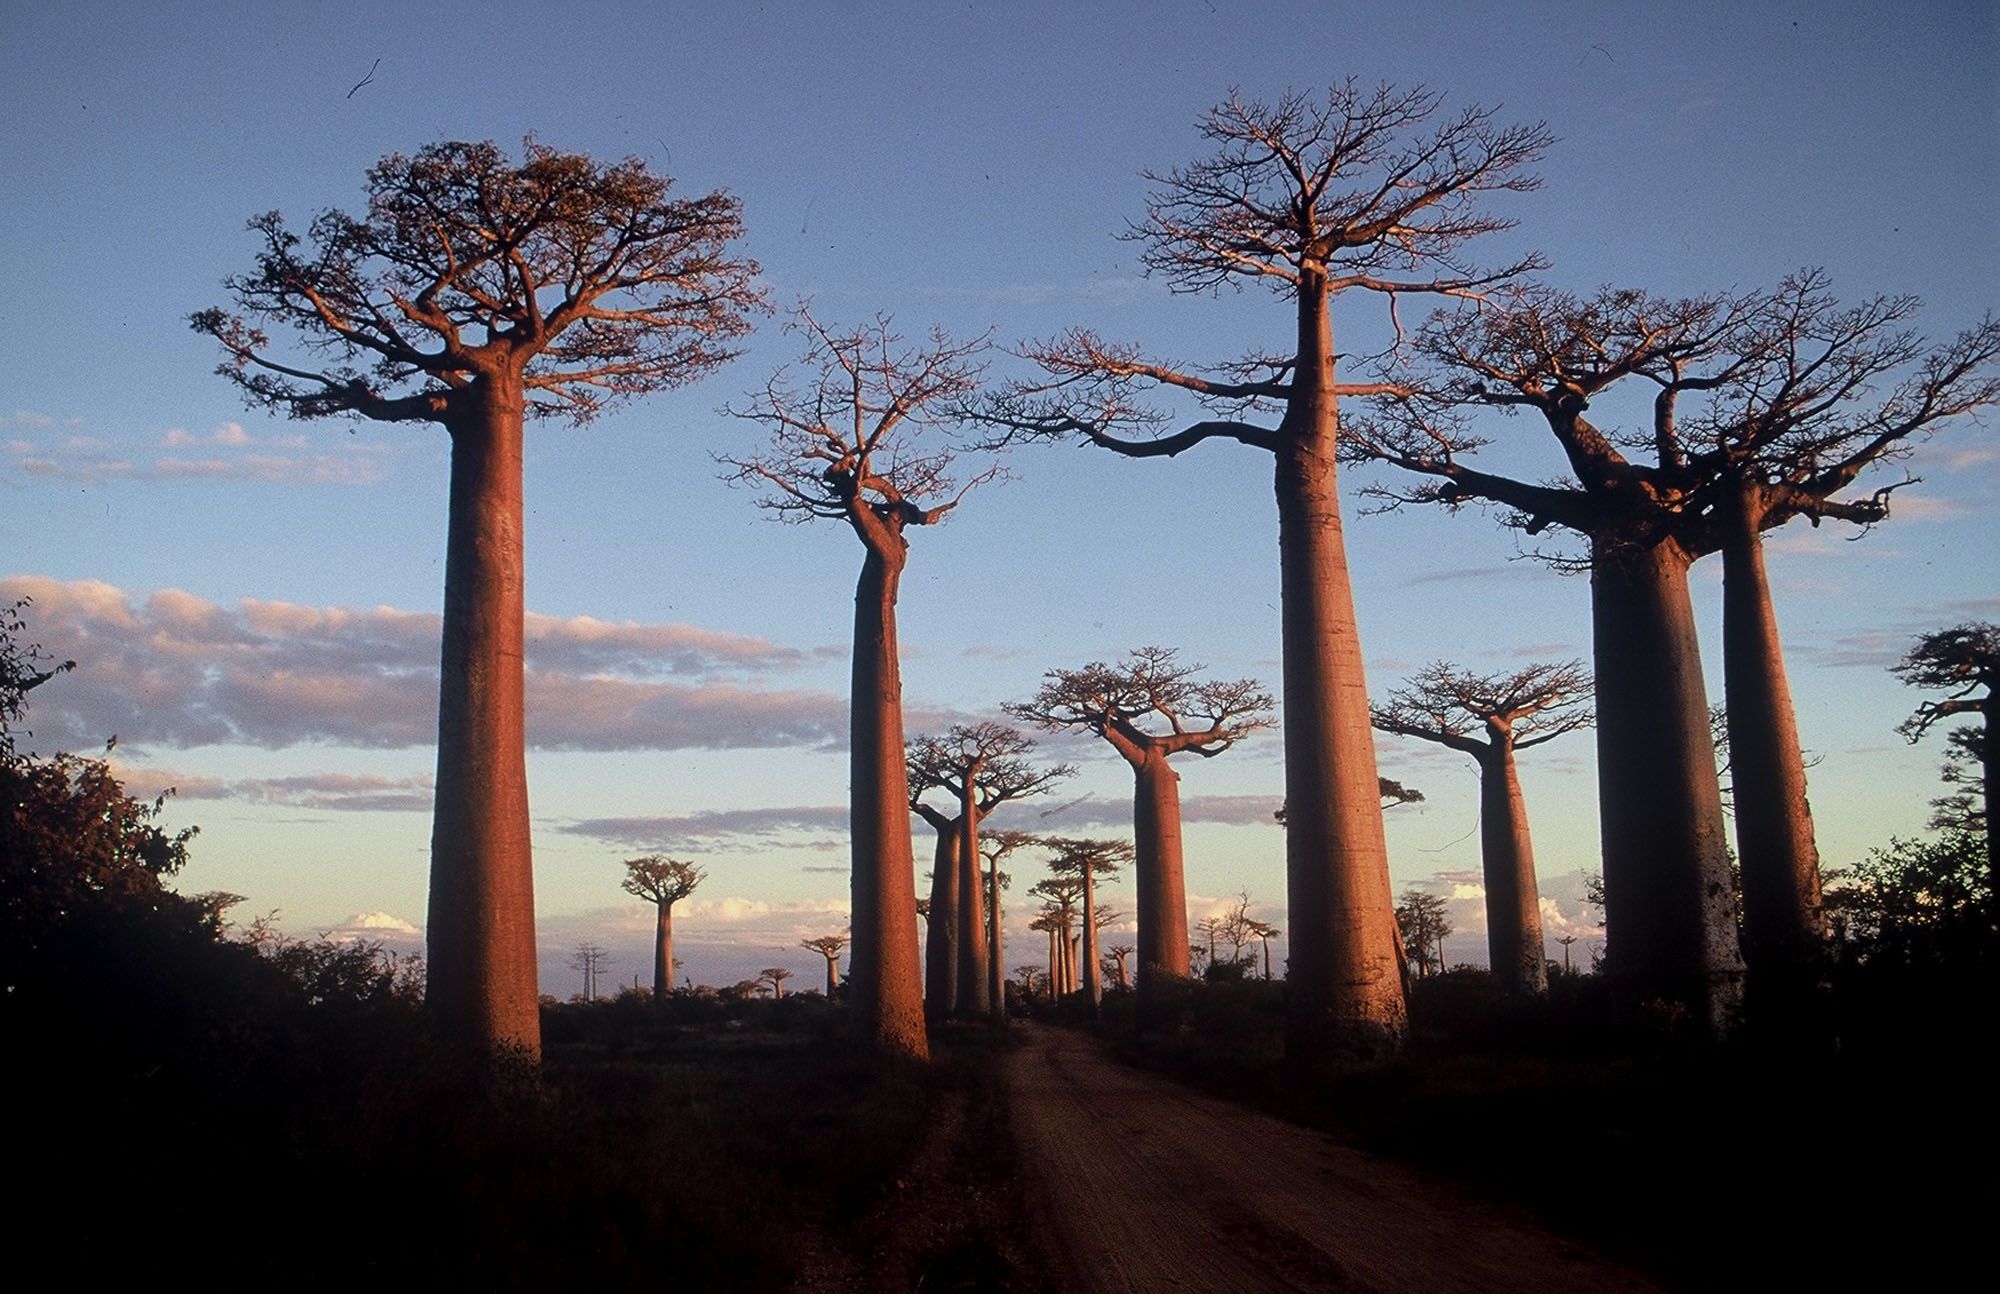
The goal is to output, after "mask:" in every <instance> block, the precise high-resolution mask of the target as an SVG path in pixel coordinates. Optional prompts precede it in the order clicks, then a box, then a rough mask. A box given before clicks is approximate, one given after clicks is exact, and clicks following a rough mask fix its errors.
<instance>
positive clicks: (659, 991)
mask: <svg viewBox="0 0 2000 1294" xmlns="http://www.w3.org/2000/svg"><path fill="white" fill-rule="evenodd" d="M673 988H674V907H673V904H671V903H657V904H655V905H654V916H653V1000H654V1001H655V1002H664V1001H666V999H667V994H669V993H671V992H673Z"/></svg>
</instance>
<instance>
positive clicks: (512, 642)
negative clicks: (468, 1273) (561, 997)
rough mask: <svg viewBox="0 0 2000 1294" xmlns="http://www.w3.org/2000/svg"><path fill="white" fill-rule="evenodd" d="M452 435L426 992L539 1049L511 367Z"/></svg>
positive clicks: (487, 385)
mask: <svg viewBox="0 0 2000 1294" xmlns="http://www.w3.org/2000/svg"><path fill="white" fill-rule="evenodd" d="M474 389H475V391H476V393H477V394H476V397H475V398H473V399H471V400H468V401H467V403H468V404H469V405H470V406H471V407H470V408H469V409H468V410H467V411H466V412H465V413H464V414H463V415H461V416H458V417H455V418H453V419H452V420H451V421H450V422H448V423H447V424H446V426H447V428H448V430H449V431H450V432H451V504H450V516H449V521H448V523H447V526H446V545H445V577H444V585H445V591H444V625H443V640H442V642H443V653H442V660H441V664H440V671H439V679H438V759H437V794H436V814H435V818H434V819H433V823H432V827H431V880H430V905H429V909H430V910H429V915H428V917H427V929H426V942H427V945H428V949H429V959H428V963H427V976H428V978H427V982H426V990H425V997H426V1001H427V1002H428V1003H429V1005H430V1007H431V1009H432V1011H433V1012H434V1014H435V1016H436V1018H437V1019H438V1021H439V1022H440V1024H441V1025H443V1026H444V1027H445V1028H446V1029H447V1030H449V1031H451V1032H454V1033H457V1034H460V1035H461V1036H465V1037H468V1038H470V1039H472V1040H474V1041H476V1042H478V1043H480V1044H482V1045H485V1046H489V1047H494V1048H500V1049H506V1050H513V1051H520V1052H525V1053H527V1054H529V1055H531V1056H533V1055H539V1053H540V1050H541V1020H540V1005H539V1003H540V994H539V991H538V988H537V979H536V968H535V877H534V863H533V858H532V855H531V853H530V849H529V837H528V768H527V755H526V747H525V742H524V719H523V702H522V695H523V678H522V672H521V660H522V652H523V636H524V633H523V617H524V614H525V610H526V607H525V603H524V600H523V592H522V574H523V559H522V551H523V550H522V508H521V449H522V423H523V419H524V413H525V402H524V397H523V392H522V389H521V386H520V376H519V374H518V372H507V371H503V372H497V373H494V374H492V375H490V376H488V377H487V378H485V380H483V381H481V382H480V383H478V385H477V386H476V387H475V388H474Z"/></svg>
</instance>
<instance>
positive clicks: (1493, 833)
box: [1479, 737, 1549, 993]
mask: <svg viewBox="0 0 2000 1294" xmlns="http://www.w3.org/2000/svg"><path fill="white" fill-rule="evenodd" d="M1479 817H1480V822H1479V862H1480V870H1481V879H1482V880H1483V881H1484V882H1485V886H1486V951H1487V957H1488V959H1489V961H1490V963H1491V965H1492V967H1493V980H1494V983H1495V984H1497V985H1498V986H1499V988H1500V991H1501V992H1502V993H1541V992H1544V991H1546V990H1547V988H1548V986H1549V973H1548V963H1547V962H1546V961H1544V960H1543V957H1542V905H1541V892H1540V890H1539V888H1538V887H1537V886H1536V884H1535V849H1534V845H1533V843H1532V841H1531V840H1530V839H1529V835H1528V806H1527V803H1526V801H1524V800H1523V799H1522V798H1521V779H1520V776H1519V775H1518V774H1517V773H1516V771H1515V768H1514V743H1513V741H1512V740H1511V738H1505V737H1503V738H1500V739H1497V740H1495V741H1494V742H1493V743H1492V744H1491V745H1489V746H1488V747H1487V748H1486V750H1485V752H1484V753H1483V754H1482V755H1481V756H1480V758H1479Z"/></svg>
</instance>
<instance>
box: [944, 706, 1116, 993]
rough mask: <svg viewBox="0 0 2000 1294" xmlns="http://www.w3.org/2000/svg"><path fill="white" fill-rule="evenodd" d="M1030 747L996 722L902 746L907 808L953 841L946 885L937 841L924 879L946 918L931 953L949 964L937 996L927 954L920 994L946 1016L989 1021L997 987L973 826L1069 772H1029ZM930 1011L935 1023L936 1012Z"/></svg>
mask: <svg viewBox="0 0 2000 1294" xmlns="http://www.w3.org/2000/svg"><path fill="white" fill-rule="evenodd" d="M1034 747H1035V743H1034V741H1033V740H1032V739H1031V738H1029V737H1027V736H1026V735H1024V734H1023V733H1022V732H1021V731H1020V730H1019V729H1016V728H1010V727H1008V726H1006V725H1005V724H998V723H976V724H959V725H956V726H954V727H953V728H952V729H951V731H949V732H947V733H946V734H945V735H944V736H942V737H918V738H916V739H914V740H912V741H911V742H910V743H909V747H908V751H907V753H906V767H907V770H908V777H909V788H910V807H911V808H912V809H914V810H915V811H916V812H917V813H918V814H919V815H920V816H922V817H923V818H924V820H925V821H926V822H929V823H930V824H931V826H932V827H933V828H934V829H935V830H936V831H938V833H939V834H940V837H942V835H943V833H944V832H946V831H947V830H951V831H956V832H957V836H958V839H957V842H956V844H955V846H953V848H952V850H951V853H952V856H953V857H952V862H953V867H952V872H953V878H952V880H951V881H950V882H949V883H945V882H943V881H941V880H940V875H939V874H940V871H941V870H942V868H943V865H944V861H945V859H944V854H945V847H944V845H943V843H942V840H940V844H939V849H938V867H937V868H935V869H933V871H932V874H931V911H932V912H934V913H935V912H939V911H941V910H948V911H949V912H950V913H951V919H950V922H949V933H948V934H946V936H945V938H944V939H942V940H940V939H938V933H939V932H937V931H936V930H935V927H934V930H933V934H932V936H931V938H932V940H933V942H932V944H931V949H934V950H941V951H942V953H943V959H944V960H945V961H947V962H948V963H949V966H950V971H949V974H950V977H951V984H950V987H949V988H948V989H946V990H945V992H944V993H943V994H938V993H937V989H938V988H940V987H942V986H941V985H939V984H938V983H937V982H936V979H935V976H934V975H933V974H931V973H930V972H932V970H933V968H934V966H935V964H936V962H937V961H938V960H939V957H938V955H937V953H936V952H932V951H928V950H927V952H926V968H925V969H926V972H927V974H926V985H925V987H926V989H927V990H928V991H929V992H930V993H931V994H932V995H935V996H938V997H942V998H943V1004H942V1010H943V1011H944V1013H946V1014H956V1015H964V1016H979V1015H989V1014H991V1013H992V1012H993V1009H994V1003H995V999H994V993H995V992H996V991H998V988H999V982H998V981H999V976H998V975H997V974H996V968H997V967H998V966H999V964H1000V963H999V962H998V961H997V960H996V958H995V956H994V955H993V953H994V950H993V947H992V942H993V939H992V929H991V923H990V922H989V920H988V918H987V911H988V903H987V902H986V901H985V899H984V898H983V897H982V892H983V891H984V889H985V888H986V887H985V884H984V882H983V881H982V880H981V878H980V867H979V864H980V859H981V857H982V855H981V851H980V846H979V841H980V837H979V826H980V823H981V822H983V821H984V820H985V817H986V815H987V814H988V813H991V812H992V811H993V810H994V809H996V808H998V807H999V806H1000V805H1002V804H1005V803H1007V802H1009V801H1011V800H1020V799H1025V798H1027V797H1029V796H1033V795H1039V794H1041V793H1042V792H1043V791H1046V790H1047V789H1048V788H1049V787H1050V786H1051V785H1052V784H1054V783H1055V782H1058V781H1060V780H1061V779H1063V778H1065V777H1068V776H1070V775H1071V774H1073V773H1074V772H1075V771H1076V770H1074V769H1073V768H1071V767H1070V766H1069V765H1067V764H1057V765H1054V766H1053V767H1049V768H1037V767H1035V766H1034V765H1033V764H1031V763H1029V762H1028V759H1027V754H1028V752H1029V751H1031V750H1033V749H1034ZM932 789H936V790H940V791H943V792H944V793H945V794H947V795H949V796H951V797H952V800H953V801H954V803H955V805H956V807H957V810H958V811H957V813H955V814H950V815H947V814H944V813H941V812H939V811H938V810H935V809H932V808H931V807H930V806H928V805H926V804H925V803H924V802H923V796H924V794H925V792H927V791H930V790H932ZM931 1010H932V1014H933V1015H934V1016H935V1015H936V1014H937V1013H938V1012H939V1010H940V1007H937V1006H934V1007H932V1008H931Z"/></svg>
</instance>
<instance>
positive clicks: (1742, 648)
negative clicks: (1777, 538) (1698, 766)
mask: <svg viewBox="0 0 2000 1294" xmlns="http://www.w3.org/2000/svg"><path fill="white" fill-rule="evenodd" d="M1755 488H1756V487H1755V486H1754V485H1752V484H1750V483H1747V482H1746V483H1743V484H1741V485H1739V486H1738V488H1737V490H1736V491H1735V492H1734V494H1733V497H1731V498H1730V499H1729V500H1728V501H1727V502H1725V504H1724V505H1723V508H1724V511H1723V525H1724V527H1725V531H1724V538H1723V545H1722V672H1723V681H1724V684H1725V687H1726V690H1727V693H1728V700H1729V773H1730V778H1731V780H1732V781H1733V783H1734V785H1735V800H1736V848H1737V852H1738V856H1739V857H1738V861H1739V862H1740V863H1741V865H1742V868H1743V935H1744V939H1743V943H1744V949H1743V951H1744V955H1745V957H1746V959H1747V960H1748V962H1749V982H1748V989H1749V993H1750V1006H1751V1009H1752V1010H1756V1011H1760V1012H1761V1011H1763V1010H1764V1004H1765V1003H1766V1002H1767V1001H1768V1002H1769V1003H1770V1013H1771V1018H1772V1019H1773V1021H1774V1022H1778V1021H1780V1020H1781V1019H1782V1017H1785V1016H1787V1015H1790V1014H1791V1012H1792V1008H1793V1007H1795V1006H1797V1005H1798V1002H1799V999H1800V996H1801V995H1803V994H1810V993H1811V992H1812V990H1813V988H1814V986H1815V985H1817V984H1818V983H1819V982H1820V981H1821V980H1822V978H1823V976H1824V974H1825V968H1826V967H1825V963H1826V953H1827V927H1826V911H1825V908H1824V907H1823V906H1822V904H1821V899H1820V873H1819V846H1818V845H1817V844H1816V843H1815V841H1814V840H1813V820H1812V806H1811V805H1810V804H1808V803H1807V801H1806V765H1805V756H1804V752H1803V751H1802V750H1801V749H1800V746H1799V729H1798V719H1797V716H1796V715H1795V713H1794V711H1793V709H1792V688H1791V683H1790V681H1789V680H1788V679H1787V678H1786V677H1785V655H1784V647H1783V645H1782V643H1781V642H1780V641H1779V638H1778V617H1777V613H1776V612H1775V611H1774V610H1773V608H1772V605H1771V585H1770V581H1769V579H1768V578H1767V576H1766V574H1765V570H1764V540H1763V535H1762V531H1761V527H1760V523H1761V521H1762V520H1763V518H1762V515H1761V511H1762V510H1761V508H1760V506H1759V503H1758V500H1757V498H1756V495H1755Z"/></svg>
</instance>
